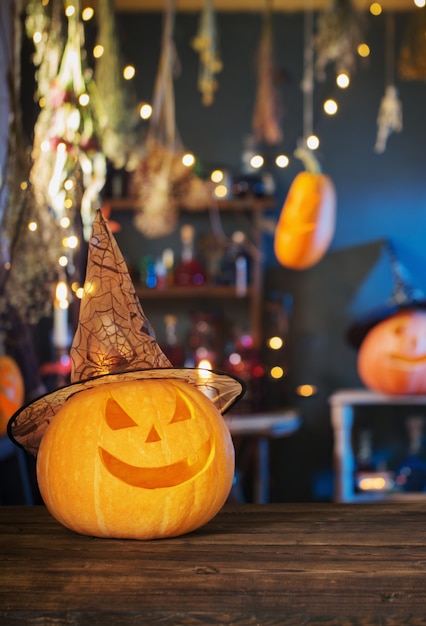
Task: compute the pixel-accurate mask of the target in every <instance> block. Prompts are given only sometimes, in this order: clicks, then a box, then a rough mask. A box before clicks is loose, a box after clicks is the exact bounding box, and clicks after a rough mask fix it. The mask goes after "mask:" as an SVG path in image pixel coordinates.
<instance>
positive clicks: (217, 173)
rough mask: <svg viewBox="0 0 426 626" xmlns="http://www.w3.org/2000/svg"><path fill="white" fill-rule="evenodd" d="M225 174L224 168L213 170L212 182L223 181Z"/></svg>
mask: <svg viewBox="0 0 426 626" xmlns="http://www.w3.org/2000/svg"><path fill="white" fill-rule="evenodd" d="M224 176H225V174H224V173H223V171H222V170H213V172H212V173H211V174H210V180H211V181H212V183H221V182H222V180H223V177H224Z"/></svg>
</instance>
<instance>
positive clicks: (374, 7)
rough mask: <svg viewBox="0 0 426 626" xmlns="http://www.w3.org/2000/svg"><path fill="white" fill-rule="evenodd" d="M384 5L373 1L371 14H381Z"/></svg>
mask: <svg viewBox="0 0 426 626" xmlns="http://www.w3.org/2000/svg"><path fill="white" fill-rule="evenodd" d="M382 10H383V9H382V6H381V5H380V4H379V3H378V2H373V3H372V4H371V5H370V13H371V15H380V14H381V12H382Z"/></svg>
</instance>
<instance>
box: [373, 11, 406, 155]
mask: <svg viewBox="0 0 426 626" xmlns="http://www.w3.org/2000/svg"><path fill="white" fill-rule="evenodd" d="M394 42H395V16H394V14H393V13H388V14H387V15H386V61H385V66H386V88H385V95H384V96H383V98H382V100H381V102H380V107H379V112H378V115H377V138H376V143H375V146H374V151H375V152H377V153H378V154H382V153H383V152H384V151H385V149H386V144H387V141H388V138H389V136H390V135H391V134H392V133H393V132H396V133H399V132H401V131H402V103H401V101H400V99H399V97H398V90H397V88H396V86H395V84H394V81H395V76H394V54H395V46H394Z"/></svg>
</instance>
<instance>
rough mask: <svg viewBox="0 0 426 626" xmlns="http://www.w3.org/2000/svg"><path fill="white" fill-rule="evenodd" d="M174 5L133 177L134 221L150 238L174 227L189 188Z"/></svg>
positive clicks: (168, 13)
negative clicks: (179, 127)
mask: <svg viewBox="0 0 426 626" xmlns="http://www.w3.org/2000/svg"><path fill="white" fill-rule="evenodd" d="M175 4H176V2H175V0H168V1H167V4H166V7H165V12H164V22H163V37H162V44H161V53H160V61H159V67H158V71H157V77H156V81H155V86H154V97H153V102H152V116H151V120H150V127H149V130H148V134H147V138H146V141H145V155H144V156H143V157H142V159H141V160H140V161H139V163H138V164H137V166H136V168H135V172H134V174H133V180H132V186H133V192H134V194H135V195H136V196H137V199H138V203H139V210H138V211H137V213H136V216H135V218H134V224H135V226H136V228H137V229H138V230H139V231H140V232H141V233H143V234H144V235H145V236H146V237H149V238H156V237H163V236H165V235H168V234H170V233H171V232H173V231H174V230H175V228H176V225H177V215H178V207H179V205H180V203H181V201H182V199H183V197H184V195H185V192H186V191H187V188H188V184H189V178H190V173H191V172H190V170H189V169H188V168H187V167H185V165H183V163H182V157H183V155H184V150H183V147H182V144H181V141H180V139H179V137H178V133H177V131H176V120H175V98H174V88H173V72H174V69H175V67H176V62H177V59H176V51H175V46H174V41H173V31H174V21H175V11H176V8H175Z"/></svg>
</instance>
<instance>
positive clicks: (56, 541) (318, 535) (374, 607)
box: [0, 504, 426, 626]
mask: <svg viewBox="0 0 426 626" xmlns="http://www.w3.org/2000/svg"><path fill="white" fill-rule="evenodd" d="M422 509H423V507H421V506H420V505H418V504H407V505H404V506H403V507H401V506H400V505H399V506H393V505H386V506H379V507H374V506H369V505H356V506H354V505H328V504H324V505H323V504H289V505H287V504H286V505H266V506H265V505H263V506H256V505H240V506H232V507H231V506H226V507H225V508H224V509H223V511H222V512H220V513H219V514H218V515H217V516H216V518H215V519H214V520H212V521H211V522H210V523H209V524H207V525H206V526H204V527H203V528H201V529H199V530H198V531H197V532H195V533H192V534H190V535H187V536H183V537H178V538H175V539H167V540H161V541H150V542H138V541H128V540H114V539H111V540H107V539H96V538H91V537H84V536H80V535H77V534H75V533H73V532H71V531H69V530H67V529H66V528H63V527H62V526H60V525H59V524H58V523H57V522H56V521H55V520H53V519H52V518H51V517H50V516H49V514H48V513H47V512H46V510H45V509H44V507H3V508H0V560H1V567H0V623H1V624H3V623H4V624H13V623H19V624H26V623H34V624H35V623H47V620H48V623H49V624H70V623H77V624H96V623H102V624H110V623H111V624H112V623H116V624H120V625H125V624H156V623H161V624H174V626H178V625H179V624H191V625H193V624H216V623H217V624H238V625H240V624H247V625H249V624H250V625H253V624H256V623H259V624H262V625H264V624H265V625H268V624H294V625H296V624H314V623H321V624H327V625H332V624H338V625H339V626H344V624H357V625H363V624H365V625H366V626H367V625H369V626H371V624H392V625H397V624H404V625H406V624H421V623H423V624H424V621H423V622H422V621H421V620H422V619H424V615H425V607H426V587H425V585H424V575H425V570H426V545H425V541H424V539H425V531H424V511H423V510H422ZM19 620H20V621H19ZM43 620H44V622H43ZM114 620H116V621H115V622H114Z"/></svg>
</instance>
